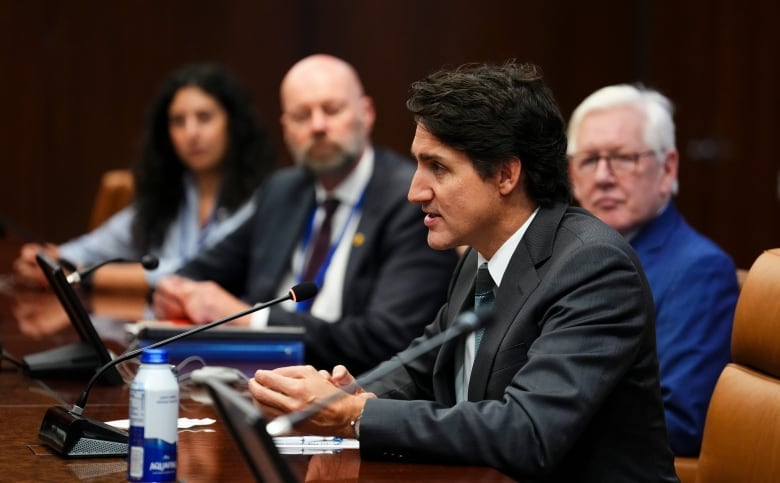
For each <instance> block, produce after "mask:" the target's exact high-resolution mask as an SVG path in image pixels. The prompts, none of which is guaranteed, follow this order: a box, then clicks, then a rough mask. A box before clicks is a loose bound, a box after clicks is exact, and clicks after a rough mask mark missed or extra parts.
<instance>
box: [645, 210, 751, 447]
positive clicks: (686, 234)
mask: <svg viewBox="0 0 780 483" xmlns="http://www.w3.org/2000/svg"><path fill="white" fill-rule="evenodd" d="M631 245H632V246H633V247H634V249H635V250H636V252H637V255H639V259H640V261H641V262H642V267H643V268H644V269H645V273H646V274H647V279H648V280H649V281H650V288H651V289H652V291H653V299H654V301H655V325H656V330H655V332H656V337H657V339H658V361H659V364H660V372H661V393H662V395H663V399H664V408H665V412H666V424H667V427H668V430H669V443H670V445H671V447H672V451H674V453H675V454H677V455H679V456H693V455H697V454H699V448H700V446H701V439H702V433H703V431H704V419H705V416H706V414H707V407H708V406H709V402H710V397H711V396H712V391H713V389H714V388H715V382H716V381H717V379H718V377H719V376H720V373H721V371H722V370H723V367H724V366H725V365H726V363H728V362H729V361H730V360H731V351H730V347H731V327H732V323H733V320H734V309H735V307H736V304H737V296H738V295H739V286H738V284H737V276H736V268H735V267H734V262H733V261H732V260H731V258H730V257H729V256H728V255H726V253H724V252H723V250H721V249H720V248H719V247H718V246H717V245H715V243H713V242H712V241H711V240H709V239H708V238H706V237H704V236H702V235H701V234H699V233H697V232H696V231H695V230H694V229H693V228H691V226H690V225H688V223H686V222H685V219H683V217H682V216H681V215H680V213H679V212H678V211H677V208H676V207H675V205H674V203H673V202H671V203H669V206H668V207H667V208H666V209H665V210H664V212H663V213H661V215H659V216H658V217H656V218H655V219H654V220H653V221H651V222H650V223H649V224H648V225H646V226H644V227H643V228H642V229H641V230H640V232H639V233H638V234H637V235H636V236H635V237H634V238H633V239H632V240H631Z"/></svg>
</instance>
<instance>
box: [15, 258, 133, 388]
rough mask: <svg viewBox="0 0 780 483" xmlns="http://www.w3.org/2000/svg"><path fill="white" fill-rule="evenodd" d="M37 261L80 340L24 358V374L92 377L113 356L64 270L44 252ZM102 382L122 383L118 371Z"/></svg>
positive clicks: (105, 376)
mask: <svg viewBox="0 0 780 483" xmlns="http://www.w3.org/2000/svg"><path fill="white" fill-rule="evenodd" d="M35 258H36V261H37V262H38V265H39V266H40V267H41V270H42V271H43V273H44V274H45V275H46V280H47V281H48V282H49V285H50V286H51V288H52V290H53V291H54V293H55V294H56V295H57V299H58V300H59V302H60V305H62V307H63V308H64V309H65V313H66V314H67V315H68V319H69V320H70V323H71V325H72V326H73V328H74V329H75V330H76V332H77V333H78V334H79V338H80V339H81V340H80V341H79V342H76V343H73V344H69V345H65V346H61V347H57V348H55V349H51V350H48V351H44V352H38V353H35V354H29V355H27V356H25V357H24V367H25V371H26V372H27V373H28V374H29V375H31V376H33V377H38V376H64V375H67V376H69V377H72V376H82V377H88V376H92V375H93V374H94V373H95V370H96V369H97V368H99V367H101V366H103V365H104V364H106V363H108V362H109V361H110V360H111V355H110V354H109V352H108V349H107V348H106V346H105V344H103V341H102V340H101V339H100V336H99V335H98V333H97V331H96V330H95V326H94V325H93V324H92V320H91V319H90V318H89V314H87V310H86V309H85V308H84V305H83V304H82V303H81V300H80V299H79V297H78V295H77V294H76V292H75V291H74V290H73V287H71V285H70V283H69V282H68V280H67V277H66V276H65V272H64V271H63V269H62V267H61V266H60V265H59V264H58V263H56V262H55V261H54V260H52V259H51V258H50V257H49V256H47V255H46V254H45V253H43V252H39V253H38V254H37V255H36V256H35ZM101 379H102V380H103V381H104V382H108V383H110V384H121V383H122V382H123V381H122V376H121V375H120V374H119V371H118V370H117V369H116V367H112V368H111V369H109V370H108V371H106V373H105V374H104V375H103V377H102V378H101Z"/></svg>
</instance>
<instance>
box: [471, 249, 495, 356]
mask: <svg viewBox="0 0 780 483" xmlns="http://www.w3.org/2000/svg"><path fill="white" fill-rule="evenodd" d="M495 286H496V284H495V283H493V279H492V278H491V277H490V272H489V271H488V266H487V262H485V263H483V264H482V265H480V266H479V270H477V280H476V283H475V284H474V308H480V307H485V308H490V307H492V306H493V303H494V302H495V299H496V297H495V294H494V293H493V289H494V288H495ZM484 332H485V329H484V328H482V329H479V330H478V331H477V332H476V333H475V334H474V354H476V353H477V350H479V343H480V342H481V341H482V334H484Z"/></svg>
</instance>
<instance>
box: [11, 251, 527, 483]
mask: <svg viewBox="0 0 780 483" xmlns="http://www.w3.org/2000/svg"><path fill="white" fill-rule="evenodd" d="M17 246H18V244H14V242H13V240H8V239H7V237H6V238H3V239H0V344H2V347H3V350H4V352H5V353H6V354H10V355H11V356H13V357H14V358H15V359H22V358H23V357H24V356H26V355H28V354H32V353H36V352H39V351H42V350H47V349H51V348H54V347H58V346H61V345H63V344H67V343H71V342H74V341H76V340H78V336H77V334H76V332H75V330H74V329H73V328H72V326H71V325H70V322H69V320H68V318H67V316H66V315H65V312H64V311H63V310H62V309H61V307H60V306H59V303H58V301H57V299H56V297H55V296H54V294H53V293H51V292H49V291H45V290H34V289H28V288H23V287H19V286H17V284H15V282H14V280H13V277H12V276H10V275H8V272H9V267H10V260H11V259H12V258H13V254H15V253H16V250H18V248H16V247H17ZM85 305H86V306H87V307H88V308H89V309H90V312H91V313H92V314H93V315H92V319H93V323H94V325H95V327H96V329H97V330H98V333H99V334H100V335H101V338H103V341H104V343H105V345H106V346H107V347H108V348H109V349H111V350H112V351H114V352H115V353H120V352H121V351H122V350H124V348H125V347H126V345H127V343H128V341H129V339H128V338H127V337H128V336H127V335H126V331H125V330H124V329H125V325H126V323H127V322H128V321H134V320H138V319H140V318H142V317H143V313H144V308H145V305H144V301H143V298H142V297H140V296H135V297H134V296H128V295H115V294H97V293H96V294H91V295H90V297H89V298H88V299H85ZM122 366H123V371H122V372H124V376H125V381H126V382H125V383H124V384H121V385H116V386H111V385H101V384H98V385H96V386H95V387H94V389H93V390H92V392H91V393H90V396H89V402H88V404H87V406H86V408H85V411H84V415H85V416H87V417H89V418H92V419H97V420H100V421H110V420H115V419H126V418H127V417H128V401H129V381H130V380H131V379H132V374H133V371H134V369H135V367H137V363H134V362H133V361H128V362H127V363H123V364H122ZM85 384H86V380H85V378H84V377H83V376H82V377H74V376H73V375H72V374H66V375H64V376H57V377H39V378H32V377H29V376H28V375H26V374H25V373H24V372H23V371H21V370H20V369H19V368H18V367H17V366H16V365H14V364H13V363H12V362H9V361H8V360H5V361H3V363H2V366H1V367H0V424H2V431H3V434H2V437H0V481H14V482H28V481H29V482H41V481H56V482H69V481H89V482H115V481H126V479H127V473H126V472H127V460H126V458H115V457H113V458H86V459H68V458H63V457H61V456H58V455H56V454H55V453H53V452H52V451H51V450H50V448H48V447H47V446H45V445H43V444H42V443H41V442H40V441H39V440H38V429H39V427H40V424H41V421H42V419H43V416H44V414H45V413H46V410H47V409H48V408H50V407H52V406H58V405H61V406H65V407H70V406H71V405H72V404H73V403H74V402H75V401H76V400H77V399H78V397H79V395H80V394H81V392H82V391H83V390H84V387H85ZM237 389H239V390H240V389H241V388H240V387H238V388H237ZM180 401H181V406H180V414H179V415H180V417H188V418H207V417H208V418H214V419H217V420H218V419H219V418H218V416H217V414H216V411H215V409H214V407H213V406H212V405H211V402H210V401H209V399H208V397H207V396H206V394H205V391H204V389H203V388H201V387H199V386H197V385H194V384H183V385H182V388H181V397H180ZM285 459H286V461H287V462H288V463H289V464H290V466H291V467H292V468H293V471H294V472H295V474H296V475H297V476H298V478H299V479H300V481H349V482H364V481H376V482H382V481H387V482H399V481H426V482H436V481H440V482H465V481H489V482H504V481H512V480H511V479H510V478H508V477H506V476H505V475H503V474H501V473H499V472H498V471H495V470H493V469H490V468H484V467H470V466H458V465H452V466H448V465H427V464H401V463H396V462H380V461H366V460H361V458H360V454H359V451H358V450H344V451H341V452H337V453H334V454H317V455H285ZM177 477H178V480H179V481H181V482H221V481H230V482H238V481H251V480H252V475H251V473H250V471H249V468H248V467H247V466H246V464H245V462H244V461H243V460H242V458H241V455H240V453H239V451H238V449H237V448H236V446H235V443H234V442H233V440H232V438H231V437H230V434H229V433H228V432H227V430H226V429H225V428H224V427H223V426H222V425H221V423H220V422H219V420H218V421H217V422H216V423H214V424H212V425H208V426H201V427H196V428H193V429H189V430H180V431H179V442H178V473H177Z"/></svg>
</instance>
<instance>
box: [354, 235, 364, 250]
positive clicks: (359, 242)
mask: <svg viewBox="0 0 780 483" xmlns="http://www.w3.org/2000/svg"><path fill="white" fill-rule="evenodd" d="M365 242H366V236H365V235H364V234H362V233H360V232H357V233H355V236H353V237H352V246H353V247H359V246H362V245H363V243H365Z"/></svg>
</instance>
